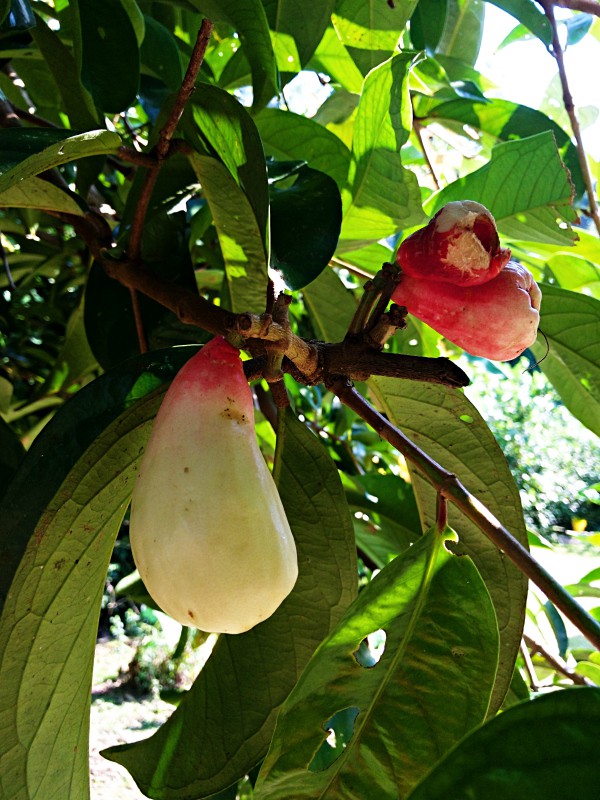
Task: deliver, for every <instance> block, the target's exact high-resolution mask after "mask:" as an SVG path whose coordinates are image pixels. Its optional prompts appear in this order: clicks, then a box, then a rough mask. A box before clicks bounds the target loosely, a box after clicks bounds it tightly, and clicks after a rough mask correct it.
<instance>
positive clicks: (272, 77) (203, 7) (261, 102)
mask: <svg viewBox="0 0 600 800" xmlns="http://www.w3.org/2000/svg"><path fill="white" fill-rule="evenodd" d="M190 2H191V3H192V5H193V6H195V7H196V8H197V9H198V11H200V12H201V13H202V14H206V16H207V17H208V18H209V19H210V20H212V21H213V22H219V21H222V22H227V23H229V24H230V25H231V26H232V27H233V28H234V30H235V31H237V33H238V35H239V37H240V39H241V41H242V44H243V46H244V54H245V56H246V58H247V60H248V63H249V64H250V68H251V70H252V88H253V90H254V101H253V106H254V108H255V109H259V108H262V107H263V106H265V105H266V104H267V103H268V102H269V100H271V98H272V97H273V96H274V95H276V94H277V68H276V63H275V54H274V52H273V46H272V44H271V36H270V33H269V23H268V20H267V15H266V13H265V9H264V7H263V4H262V2H261V0H190Z"/></svg>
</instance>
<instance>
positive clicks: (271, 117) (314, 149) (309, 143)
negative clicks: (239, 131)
mask: <svg viewBox="0 0 600 800" xmlns="http://www.w3.org/2000/svg"><path fill="white" fill-rule="evenodd" d="M255 122H256V125H257V127H258V131H259V133H260V136H261V139H262V141H263V144H264V147H265V150H266V152H267V153H268V155H271V156H273V157H274V158H276V159H278V160H279V161H306V163H307V164H308V166H309V167H312V168H313V169H318V170H320V171H321V172H324V173H325V174H326V175H329V177H330V178H333V180H334V181H335V182H336V183H337V185H338V186H339V187H340V189H341V187H342V186H343V185H344V184H345V183H346V179H347V177H348V167H349V165H350V151H349V150H348V148H347V147H346V145H345V144H344V143H343V142H342V141H341V139H339V138H338V137H337V136H336V135H335V134H333V133H331V132H330V131H328V130H327V128H324V127H323V126H322V125H319V123H317V122H315V121H314V120H312V119H309V118H308V117H301V116H300V115H299V114H293V113H292V112H290V111H280V110H279V109H277V108H266V109H264V111H261V112H260V113H259V114H257V116H256V117H255Z"/></svg>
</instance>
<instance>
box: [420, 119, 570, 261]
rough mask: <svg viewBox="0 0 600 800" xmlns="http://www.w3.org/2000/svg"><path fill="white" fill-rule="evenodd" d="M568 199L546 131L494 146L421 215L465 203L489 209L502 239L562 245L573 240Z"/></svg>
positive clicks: (558, 160) (564, 179)
mask: <svg viewBox="0 0 600 800" xmlns="http://www.w3.org/2000/svg"><path fill="white" fill-rule="evenodd" d="M572 195H573V187H572V185H571V182H570V180H569V174H568V172H567V170H566V169H565V167H564V165H563V163H562V161H561V158H560V154H559V152H558V150H557V148H556V142H555V140H554V137H553V135H552V133H550V132H546V133H540V134H537V135H536V136H529V137H527V138H526V139H520V140H517V141H510V142H502V143H501V144H498V145H496V146H495V147H494V148H493V149H492V158H491V160H490V161H489V162H488V163H487V164H486V165H485V166H483V167H480V169H478V170H475V172H471V173H470V174H469V175H466V176H465V177H463V178H459V179H458V180H456V181H454V182H453V183H451V184H450V185H449V186H446V187H445V188H444V189H442V190H441V191H439V192H437V193H436V194H434V195H432V196H431V197H430V198H429V200H428V201H427V202H426V203H425V210H426V211H427V213H428V214H435V212H436V211H437V210H438V209H440V208H441V207H442V206H443V205H445V204H446V203H448V202H450V201H451V200H464V199H465V198H469V199H470V200H476V201H478V202H480V203H483V205H484V206H486V207H487V208H489V209H490V211H491V212H492V214H493V215H494V216H495V217H496V221H497V222H498V228H499V230H500V232H501V233H503V234H504V236H507V237H510V238H514V239H521V240H524V241H533V242H535V241H540V242H547V243H550V244H562V245H565V244H569V243H573V242H574V240H575V238H576V237H575V234H574V232H573V230H572V229H571V227H570V223H571V222H574V221H575V219H576V215H575V212H574V211H573V209H572V208H571V199H572ZM559 221H562V222H563V223H565V222H566V223H567V224H566V225H564V224H563V226H562V227H561V226H560V225H559Z"/></svg>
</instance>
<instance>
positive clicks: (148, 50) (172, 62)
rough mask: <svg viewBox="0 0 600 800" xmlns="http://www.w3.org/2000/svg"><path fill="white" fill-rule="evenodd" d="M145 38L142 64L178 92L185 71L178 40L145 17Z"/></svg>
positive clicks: (142, 47)
mask: <svg viewBox="0 0 600 800" xmlns="http://www.w3.org/2000/svg"><path fill="white" fill-rule="evenodd" d="M142 20H143V22H144V37H143V41H142V44H141V47H140V59H141V63H142V64H143V65H144V66H145V67H147V68H148V69H150V70H151V71H152V73H153V74H154V75H156V77H157V78H160V79H161V80H162V82H163V83H164V84H165V86H166V87H167V88H168V89H169V90H170V91H171V92H176V91H177V90H178V88H179V87H180V86H181V79H182V78H183V70H182V64H181V57H180V55H179V48H178V47H177V40H176V39H175V37H174V36H173V34H172V33H171V31H169V30H168V29H167V28H165V26H164V25H161V24H160V22H158V21H157V20H155V19H153V18H152V17H149V16H147V15H144V16H143V17H142Z"/></svg>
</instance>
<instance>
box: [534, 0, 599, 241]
mask: <svg viewBox="0 0 600 800" xmlns="http://www.w3.org/2000/svg"><path fill="white" fill-rule="evenodd" d="M539 3H540V5H541V6H542V8H543V9H544V13H545V14H546V18H547V19H548V22H549V23H550V26H551V28H552V48H551V49H550V48H549V50H550V53H551V55H552V56H553V57H554V59H555V61H556V65H557V67H558V74H559V77H560V84H561V87H562V94H563V104H564V106H565V110H566V112H567V114H568V115H569V120H570V122H571V128H572V130H573V136H574V137H575V143H576V145H577V157H578V160H579V165H580V167H581V173H582V175H583V180H584V183H585V188H586V192H587V196H588V201H589V204H590V216H591V218H592V219H593V220H594V224H595V226H596V230H597V231H598V234H600V211H599V209H598V203H597V201H596V195H595V194H594V181H593V179H592V173H591V171H590V165H589V163H588V160H587V156H586V153H585V147H584V146H583V139H582V137H581V127H580V125H579V119H578V118H577V113H576V111H575V103H574V102H573V95H572V94H571V88H570V86H569V80H568V78H567V71H566V69H565V60H564V55H563V49H562V46H561V44H560V39H559V36H558V27H557V24H556V18H555V16H554V6H555V4H556V3H555V2H554V0H539ZM595 5H596V6H597V7H598V4H595Z"/></svg>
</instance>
